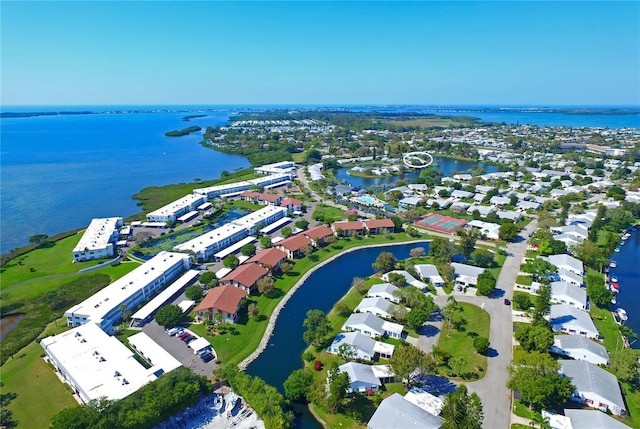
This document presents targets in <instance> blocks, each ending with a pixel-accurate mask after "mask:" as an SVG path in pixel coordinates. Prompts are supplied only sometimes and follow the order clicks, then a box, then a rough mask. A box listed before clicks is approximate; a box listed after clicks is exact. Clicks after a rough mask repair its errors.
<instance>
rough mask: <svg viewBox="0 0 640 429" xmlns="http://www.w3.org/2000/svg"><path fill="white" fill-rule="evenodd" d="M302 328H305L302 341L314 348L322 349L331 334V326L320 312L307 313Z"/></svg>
mask: <svg viewBox="0 0 640 429" xmlns="http://www.w3.org/2000/svg"><path fill="white" fill-rule="evenodd" d="M303 326H304V327H305V328H307V330H306V331H305V332H304V334H303V338H304V341H305V342H306V343H307V344H313V345H314V346H316V347H322V345H323V344H324V342H325V341H326V340H327V337H328V336H329V334H330V333H331V324H330V323H329V319H327V316H326V315H325V314H324V313H323V312H322V310H309V311H307V318H306V319H305V320H304V322H303Z"/></svg>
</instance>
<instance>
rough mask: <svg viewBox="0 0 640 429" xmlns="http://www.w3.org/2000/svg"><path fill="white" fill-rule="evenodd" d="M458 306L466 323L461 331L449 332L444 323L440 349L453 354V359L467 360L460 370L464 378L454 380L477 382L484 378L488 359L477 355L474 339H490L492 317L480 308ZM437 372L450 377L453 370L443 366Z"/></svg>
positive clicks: (464, 305)
mask: <svg viewBox="0 0 640 429" xmlns="http://www.w3.org/2000/svg"><path fill="white" fill-rule="evenodd" d="M458 304H459V305H460V307H461V308H462V312H461V316H462V319H463V320H464V321H465V323H464V324H463V325H462V327H461V329H460V330H456V329H455V328H453V327H452V328H451V331H449V328H448V326H447V323H443V325H442V332H441V333H440V338H439V339H438V347H439V348H440V349H441V350H443V351H447V352H449V353H451V356H452V358H454V357H462V358H464V359H465V363H464V365H462V368H461V370H460V372H461V373H462V376H461V377H452V378H453V379H455V380H465V381H475V380H479V379H481V378H482V377H484V375H485V372H486V370H487V357H486V356H483V355H480V354H478V353H476V351H475V349H474V348H473V339H474V338H475V337H476V336H481V337H485V338H489V324H490V317H489V313H487V312H486V311H485V310H483V309H481V308H480V307H477V306H475V305H472V304H468V303H464V302H460V303H458ZM490 347H491V346H490ZM456 370H457V368H456ZM437 371H438V372H439V373H440V374H441V375H443V376H447V377H449V374H450V373H451V368H450V367H448V366H446V365H443V364H441V365H439V366H438V368H437Z"/></svg>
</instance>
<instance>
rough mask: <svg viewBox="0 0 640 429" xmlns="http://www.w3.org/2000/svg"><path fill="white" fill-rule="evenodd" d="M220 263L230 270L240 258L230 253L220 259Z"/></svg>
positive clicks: (237, 263)
mask: <svg viewBox="0 0 640 429" xmlns="http://www.w3.org/2000/svg"><path fill="white" fill-rule="evenodd" d="M222 263H223V264H224V266H225V267H227V268H231V269H232V270H233V269H234V268H235V267H237V266H238V265H239V264H240V260H239V259H238V257H237V256H236V255H234V254H231V255H229V256H227V257H226V258H224V259H223V260H222Z"/></svg>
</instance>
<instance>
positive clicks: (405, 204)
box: [398, 197, 422, 209]
mask: <svg viewBox="0 0 640 429" xmlns="http://www.w3.org/2000/svg"><path fill="white" fill-rule="evenodd" d="M421 202H422V198H420V197H404V198H402V199H401V200H400V201H398V206H400V207H401V208H403V209H408V208H409V207H418V206H419V205H420V203H421Z"/></svg>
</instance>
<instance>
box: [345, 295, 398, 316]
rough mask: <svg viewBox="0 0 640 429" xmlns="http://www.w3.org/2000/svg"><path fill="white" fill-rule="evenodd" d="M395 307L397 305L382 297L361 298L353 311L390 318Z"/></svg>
mask: <svg viewBox="0 0 640 429" xmlns="http://www.w3.org/2000/svg"><path fill="white" fill-rule="evenodd" d="M396 308H397V305H395V304H393V303H392V302H390V301H387V300H386V299H384V298H363V299H362V301H360V304H358V306H357V307H356V310H355V311H357V312H360V313H371V314H375V315H376V316H379V317H382V318H383V319H391V318H392V317H393V316H392V313H393V312H394V311H395V309H396Z"/></svg>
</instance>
